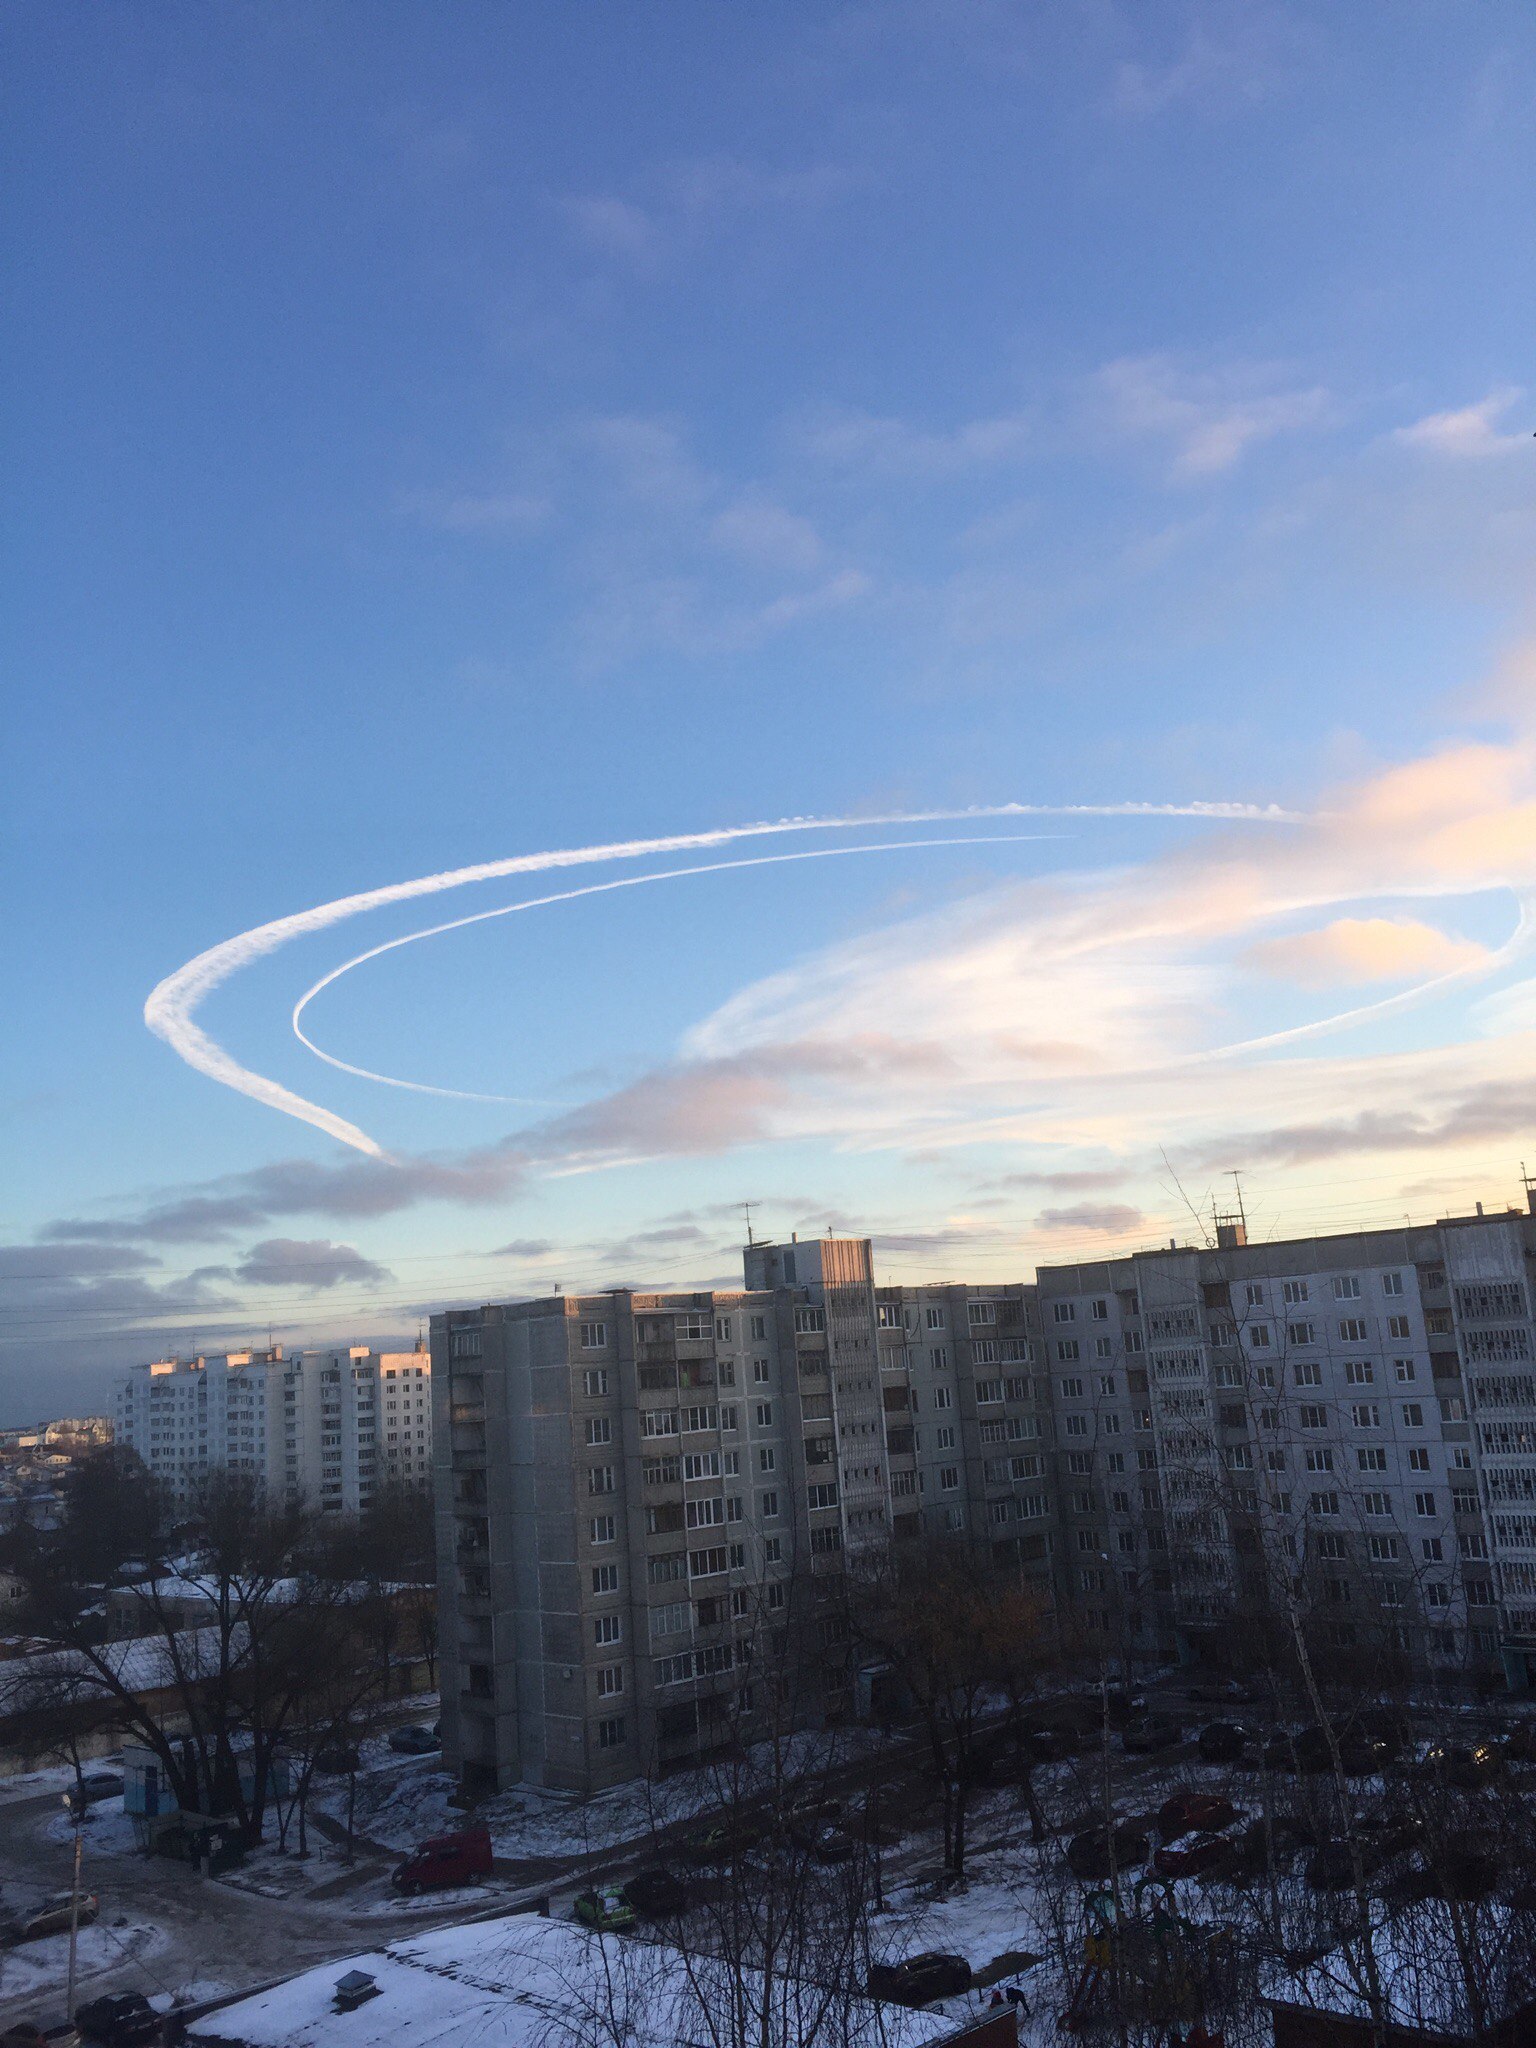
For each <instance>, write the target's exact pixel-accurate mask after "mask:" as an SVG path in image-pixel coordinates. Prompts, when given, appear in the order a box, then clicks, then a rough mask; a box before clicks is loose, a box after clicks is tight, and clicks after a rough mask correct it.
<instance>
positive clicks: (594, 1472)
mask: <svg viewBox="0 0 1536 2048" xmlns="http://www.w3.org/2000/svg"><path fill="white" fill-rule="evenodd" d="M587 1491H588V1493H612V1492H613V1467H612V1466H611V1465H594V1466H593V1467H592V1469H591V1471H590V1472H588V1474H587Z"/></svg>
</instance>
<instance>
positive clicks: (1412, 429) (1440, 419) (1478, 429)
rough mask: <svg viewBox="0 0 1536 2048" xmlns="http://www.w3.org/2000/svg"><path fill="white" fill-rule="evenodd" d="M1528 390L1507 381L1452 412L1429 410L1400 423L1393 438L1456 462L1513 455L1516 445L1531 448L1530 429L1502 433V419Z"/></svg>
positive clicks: (1405, 444)
mask: <svg viewBox="0 0 1536 2048" xmlns="http://www.w3.org/2000/svg"><path fill="white" fill-rule="evenodd" d="M1524 396H1525V393H1524V392H1523V391H1522V390H1521V389H1520V388H1519V387H1518V386H1517V385H1504V386H1502V387H1501V388H1500V389H1499V390H1497V391H1490V392H1489V394H1488V396H1487V397H1486V398H1483V399H1479V400H1478V402H1477V403H1476V404H1475V405H1464V406H1461V407H1459V408H1457V409H1456V410H1454V411H1451V412H1432V413H1426V414H1425V416H1424V418H1423V419H1419V420H1415V421H1414V422H1413V423H1412V425H1411V426H1406V427H1398V428H1397V429H1396V430H1395V431H1394V434H1393V439H1394V440H1395V441H1398V442H1399V443H1401V445H1402V446H1403V447H1405V448H1417V449H1420V450H1422V451H1424V452H1425V453H1427V454H1430V455H1443V456H1446V457H1448V458H1449V459H1451V460H1452V461H1456V462H1481V461H1486V460H1487V459H1488V458H1489V457H1490V456H1498V455H1511V454H1513V453H1514V451H1515V449H1517V448H1520V449H1524V450H1526V451H1529V448H1530V435H1529V433H1528V432H1517V433H1501V432H1500V430H1499V422H1500V421H1501V420H1503V419H1505V418H1507V417H1508V415H1509V414H1510V412H1512V411H1513V409H1514V407H1515V406H1516V405H1517V404H1518V403H1519V401H1520V400H1521V399H1522V398H1524Z"/></svg>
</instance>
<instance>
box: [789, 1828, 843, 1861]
mask: <svg viewBox="0 0 1536 2048" xmlns="http://www.w3.org/2000/svg"><path fill="white" fill-rule="evenodd" d="M789 1839H790V1840H791V1841H792V1842H793V1843H794V1845H795V1847H796V1848H797V1849H804V1850H806V1851H807V1852H808V1853H809V1854H810V1855H812V1856H814V1857H815V1858H816V1861H817V1862H818V1863H846V1862H847V1861H848V1858H849V1857H850V1856H851V1855H852V1854H853V1851H854V1840H853V1837H852V1835H850V1834H849V1833H848V1830H847V1829H846V1828H840V1827H838V1826H837V1825H836V1824H835V1823H834V1822H832V1821H829V1820H795V1821H791V1822H790V1824H789Z"/></svg>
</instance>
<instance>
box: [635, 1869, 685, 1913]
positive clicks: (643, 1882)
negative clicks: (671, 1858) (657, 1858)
mask: <svg viewBox="0 0 1536 2048" xmlns="http://www.w3.org/2000/svg"><path fill="white" fill-rule="evenodd" d="M624 1896H625V1898H626V1899H628V1901H629V1903H630V1905H631V1906H633V1908H634V1909H635V1911H636V1912H637V1913H638V1914H639V1915H640V1917H641V1919H642V1920H659V1919H661V1918H663V1916H664V1915H666V1914H669V1913H680V1912H681V1911H682V1910H683V1908H684V1906H686V1905H687V1903H688V1887H687V1886H686V1885H685V1884H684V1883H683V1881H682V1879H681V1878H680V1877H676V1876H674V1875H673V1873H672V1872H671V1871H670V1870H664V1869H662V1868H661V1867H660V1866H659V1865H658V1867H657V1868H656V1869H654V1870H642V1871H641V1872H640V1873H639V1874H638V1876H635V1877H632V1878H630V1879H629V1880H628V1882H627V1883H626V1884H625V1886H624Z"/></svg>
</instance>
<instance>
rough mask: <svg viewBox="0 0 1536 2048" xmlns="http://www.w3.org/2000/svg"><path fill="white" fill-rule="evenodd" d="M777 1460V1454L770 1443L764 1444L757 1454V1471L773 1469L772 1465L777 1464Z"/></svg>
mask: <svg viewBox="0 0 1536 2048" xmlns="http://www.w3.org/2000/svg"><path fill="white" fill-rule="evenodd" d="M778 1462H779V1454H778V1452H777V1451H776V1450H775V1449H774V1448H773V1446H772V1444H764V1445H763V1447H762V1449H761V1450H760V1451H759V1452H758V1454H757V1469H758V1471H759V1472H771V1471H773V1469H774V1467H775V1466H776V1465H777V1464H778Z"/></svg>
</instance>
